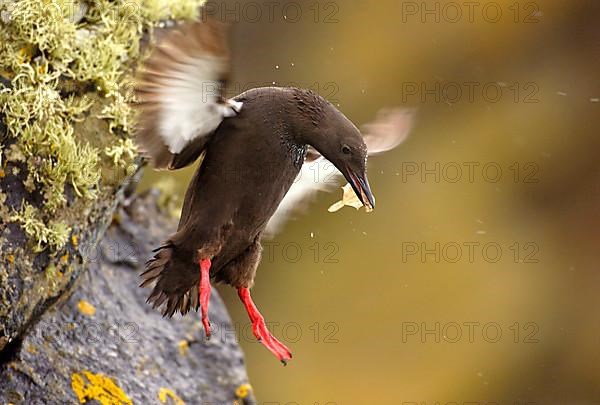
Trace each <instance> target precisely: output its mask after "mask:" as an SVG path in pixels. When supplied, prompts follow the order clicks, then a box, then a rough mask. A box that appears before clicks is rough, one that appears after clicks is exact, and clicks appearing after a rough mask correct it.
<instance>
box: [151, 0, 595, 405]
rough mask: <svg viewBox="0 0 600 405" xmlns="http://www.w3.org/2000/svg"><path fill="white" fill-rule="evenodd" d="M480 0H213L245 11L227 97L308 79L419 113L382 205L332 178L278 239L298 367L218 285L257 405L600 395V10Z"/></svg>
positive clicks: (361, 102) (278, 326) (268, 274)
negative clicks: (360, 199) (266, 341)
mask: <svg viewBox="0 0 600 405" xmlns="http://www.w3.org/2000/svg"><path fill="white" fill-rule="evenodd" d="M465 3H469V2H446V1H441V2H438V1H425V2H422V1H418V2H407V1H387V0H385V1H378V2H366V1H347V0H344V1H340V0H338V1H333V2H328V1H316V2H313V1H307V2H295V1H290V2H286V1H284V2H279V1H277V0H275V1H273V2H266V3H263V2H243V1H242V2H240V1H229V2H223V3H221V2H217V3H214V2H213V3H210V4H209V7H211V9H212V12H213V14H216V15H217V16H219V17H221V18H224V19H228V20H229V21H232V20H238V23H237V24H236V25H235V26H234V28H233V38H232V47H233V50H234V79H233V80H234V84H233V86H232V89H231V95H234V94H236V93H237V92H239V91H242V90H245V89H247V88H252V87H255V86H258V85H268V84H271V83H273V82H275V83H276V84H277V85H291V84H295V85H297V86H300V87H310V88H313V89H315V90H317V91H318V92H319V93H320V94H322V95H323V96H325V97H327V98H328V99H330V100H332V101H334V102H335V103H336V104H337V103H339V108H340V109H341V110H342V111H343V112H344V113H345V114H346V115H347V116H348V117H349V118H350V119H351V120H353V121H354V122H355V123H356V124H357V125H361V124H364V123H366V122H369V121H370V120H372V119H373V118H374V116H375V114H376V112H377V111H378V110H379V109H380V108H382V107H386V106H410V107H418V115H417V122H416V125H415V127H414V130H413V131H412V133H411V135H410V137H409V138H408V140H407V141H406V142H405V143H404V144H403V145H402V146H401V147H399V148H398V149H396V150H394V151H392V152H390V153H388V154H386V155H383V156H380V157H376V158H373V159H371V160H370V162H369V178H370V182H371V186H372V188H373V190H374V193H375V195H376V197H377V203H378V204H377V209H376V210H375V211H374V212H373V213H372V214H365V213H364V211H363V210H361V211H359V212H356V211H355V210H353V209H352V208H348V207H346V208H344V209H343V210H342V211H340V212H338V213H335V214H330V213H328V212H327V207H328V206H329V205H330V204H331V203H333V202H335V201H337V200H338V199H339V197H341V192H340V193H334V194H326V193H322V194H320V195H319V197H318V200H317V201H316V202H315V203H314V204H313V205H312V206H311V210H310V212H308V213H307V214H306V215H305V216H302V217H300V218H298V220H296V221H292V222H290V223H288V225H287V226H286V227H285V229H284V231H283V233H281V234H280V235H279V236H278V237H277V239H275V240H273V241H271V242H270V244H267V246H265V255H264V259H263V262H262V264H261V267H260V269H259V271H258V277H257V284H256V287H255V288H254V297H255V300H256V302H257V305H258V306H259V308H261V309H262V311H263V313H264V315H265V317H266V318H267V320H268V321H270V322H272V323H274V324H273V326H272V327H273V330H274V332H275V334H276V335H277V336H278V337H280V338H282V340H283V341H285V342H286V343H287V344H288V345H289V346H290V348H291V349H292V351H293V353H294V359H293V360H292V362H291V363H290V364H289V365H288V367H286V368H283V367H282V366H281V365H280V364H279V363H278V362H277V361H276V360H275V359H274V358H273V357H272V356H271V355H270V354H269V353H268V352H267V351H266V350H265V349H264V348H263V347H262V346H261V345H260V344H258V343H256V342H255V341H254V339H253V338H251V333H250V332H249V329H248V321H247V318H246V314H245V312H244V310H243V307H242V306H241V304H240V303H239V302H238V299H237V296H236V295H235V292H234V291H233V290H232V289H230V288H228V287H225V288H221V289H220V290H221V291H222V293H223V295H224V297H225V299H226V301H227V305H228V307H229V308H230V311H231V314H232V316H233V317H234V321H235V322H236V324H237V325H238V331H237V332H238V335H239V336H240V340H241V343H242V346H243V347H244V349H245V351H246V359H247V362H248V367H249V373H250V377H251V382H252V384H253V386H254V389H255V391H256V394H257V396H258V398H259V399H260V401H261V402H279V403H282V404H285V403H297V404H317V403H318V404H320V405H324V404H327V403H329V404H330V405H332V404H365V403H390V402H392V401H393V402H394V403H407V404H408V403H425V404H433V403H436V402H439V403H442V404H445V403H449V402H457V403H464V402H468V401H471V402H480V403H494V402H495V403H498V404H515V403H519V404H524V403H528V402H533V403H540V404H541V403H544V404H545V403H560V404H594V403H600V384H599V382H600V295H599V294H598V289H599V285H600V272H599V271H598V267H599V262H600V248H599V243H600V233H599V232H598V228H597V227H598V226H599V225H600V216H599V215H598V214H599V208H598V207H599V205H598V204H599V202H600V186H599V185H600V159H599V158H598V151H599V147H600V134H599V129H600V113H599V112H600V77H599V75H598V73H599V72H600V25H599V24H598V21H599V20H600V3H599V2H598V1H597V0H590V1H582V0H576V1H538V2H528V1H522V2H521V1H517V2H515V1H514V0H507V1H493V2H492V1H483V2H477V1H474V2H471V3H469V4H471V5H466V4H465ZM427 10H429V12H427ZM459 12H460V14H459ZM498 12H500V13H501V14H498ZM423 13H425V14H423ZM225 14H227V15H225ZM286 17H287V18H286ZM459 170H460V171H459ZM191 174H192V171H191V170H185V171H182V172H178V173H167V174H163V173H161V174H159V173H155V172H150V171H148V172H147V173H146V177H145V179H144V181H143V183H142V187H148V186H149V185H150V184H151V183H153V182H155V181H157V179H159V178H163V181H164V178H175V179H176V182H177V190H178V193H180V194H183V192H184V190H185V187H186V186H187V182H188V180H189V178H190V176H191ZM244 328H245V329H244ZM244 330H245V332H244Z"/></svg>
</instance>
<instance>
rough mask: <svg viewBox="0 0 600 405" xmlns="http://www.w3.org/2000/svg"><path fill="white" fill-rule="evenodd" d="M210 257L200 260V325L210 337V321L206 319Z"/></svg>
mask: <svg viewBox="0 0 600 405" xmlns="http://www.w3.org/2000/svg"><path fill="white" fill-rule="evenodd" d="M210 265H211V262H210V259H201V260H200V308H201V311H202V325H204V332H205V333H206V337H207V338H208V339H210V321H209V320H208V302H209V301H210Z"/></svg>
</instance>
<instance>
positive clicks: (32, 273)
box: [0, 0, 203, 351]
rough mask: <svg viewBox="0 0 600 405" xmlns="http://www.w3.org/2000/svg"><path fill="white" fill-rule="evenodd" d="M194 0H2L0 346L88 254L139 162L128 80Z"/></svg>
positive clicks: (57, 292) (54, 295) (70, 281)
mask: <svg viewBox="0 0 600 405" xmlns="http://www.w3.org/2000/svg"><path fill="white" fill-rule="evenodd" d="M202 2H203V0H94V1H92V0H18V1H16V0H0V351H1V350H3V349H4V348H5V347H6V345H8V344H11V342H12V343H14V342H15V341H18V339H17V338H18V337H19V336H20V335H21V334H22V333H23V331H24V330H25V328H27V326H28V325H30V324H31V323H32V321H33V320H35V319H36V318H38V317H39V316H40V315H41V314H42V313H43V312H44V311H46V310H47V308H48V307H49V306H50V305H51V304H52V303H54V302H56V301H57V300H58V299H60V298H61V297H62V296H63V295H64V293H65V291H68V290H69V289H70V287H72V286H73V285H74V283H75V281H76V279H77V278H78V277H79V275H80V274H81V272H82V271H83V269H84V268H85V265H86V264H87V263H89V262H91V261H93V260H96V259H97V258H96V257H95V256H93V255H91V253H90V251H92V250H93V249H91V248H90V247H94V246H96V244H97V242H98V239H99V238H100V236H101V235H102V234H103V232H104V230H105V229H106V227H107V226H108V224H109V222H110V219H111V218H112V213H113V211H114V209H115V207H116V203H117V201H118V199H119V198H122V195H123V194H124V189H125V188H126V185H127V184H128V181H129V178H130V177H131V176H132V174H133V173H135V172H137V169H138V167H139V164H140V158H139V157H138V156H137V154H136V153H135V149H134V147H133V143H132V142H131V136H132V131H133V128H134V123H135V117H134V115H133V110H132V108H130V102H131V101H132V94H133V92H132V91H131V86H130V83H131V82H132V77H133V73H134V71H135V68H136V66H137V65H138V63H139V62H140V60H141V59H142V57H143V54H144V52H145V50H144V49H145V48H144V44H146V43H147V42H148V40H149V39H150V40H151V39H152V36H153V29H154V27H157V26H162V25H164V24H163V23H164V22H165V21H170V20H180V19H192V18H196V17H197V16H198V12H199V7H200V5H201V3H202Z"/></svg>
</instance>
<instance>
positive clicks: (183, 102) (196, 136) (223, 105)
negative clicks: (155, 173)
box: [135, 19, 242, 169]
mask: <svg viewBox="0 0 600 405" xmlns="http://www.w3.org/2000/svg"><path fill="white" fill-rule="evenodd" d="M228 75H229V50H228V47H227V33H226V25H225V24H223V23H220V22H218V21H216V20H212V19H207V20H205V21H202V22H200V21H199V22H194V23H188V24H185V25H182V26H179V27H176V28H174V29H173V30H172V31H170V32H169V33H167V34H166V35H165V36H164V38H163V39H162V40H160V41H159V43H158V45H157V46H156V47H155V48H154V49H153V50H152V52H151V54H150V56H149V58H148V60H147V61H146V62H145V63H144V64H143V66H142V67H141V68H140V71H139V75H138V78H137V80H136V84H135V95H136V99H137V101H136V103H135V107H136V108H137V109H138V110H139V112H140V114H139V117H138V122H139V124H138V128H137V136H136V141H137V143H138V145H139V146H140V149H141V152H142V153H143V154H145V155H146V156H147V157H149V158H150V159H151V160H152V162H153V163H154V166H155V167H156V168H158V169H165V168H167V169H178V168H180V167H184V166H186V165H188V164H190V163H192V162H194V160H196V159H197V158H198V156H199V155H200V154H201V153H202V151H203V150H204V148H205V145H206V143H207V142H208V139H209V136H210V135H211V134H212V132H213V131H214V130H215V129H216V128H217V127H218V126H219V124H220V123H221V121H222V120H223V119H224V118H225V117H229V116H234V115H236V114H237V112H239V110H240V109H241V107H242V106H241V103H238V102H235V101H233V100H226V99H225V98H224V96H223V93H224V89H225V85H226V81H227V78H228Z"/></svg>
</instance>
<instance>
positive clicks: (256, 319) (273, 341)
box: [238, 287, 292, 365]
mask: <svg viewBox="0 0 600 405" xmlns="http://www.w3.org/2000/svg"><path fill="white" fill-rule="evenodd" d="M238 295H239V296H240V299H241V300H242V302H243V303H244V306H245V307H246V311H247V312H248V316H249V317H250V321H251V322H252V332H253V333H254V336H256V339H258V341H259V342H260V343H262V344H263V345H264V346H265V347H266V348H267V349H269V350H270V351H271V353H273V354H274V355H275V356H277V358H278V359H279V360H280V361H281V362H282V363H283V365H286V364H287V361H288V360H290V359H291V358H292V353H291V352H290V350H289V349H288V348H287V347H286V346H285V345H284V344H283V343H281V342H280V341H279V340H277V338H276V337H275V336H273V335H272V334H271V332H269V330H268V329H267V325H265V318H263V316H262V315H261V314H260V312H259V310H258V308H256V305H254V302H253V301H252V297H251V296H250V289H249V288H245V287H242V288H238Z"/></svg>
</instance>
